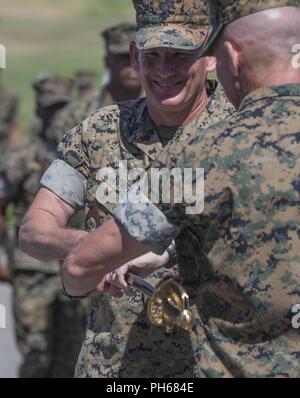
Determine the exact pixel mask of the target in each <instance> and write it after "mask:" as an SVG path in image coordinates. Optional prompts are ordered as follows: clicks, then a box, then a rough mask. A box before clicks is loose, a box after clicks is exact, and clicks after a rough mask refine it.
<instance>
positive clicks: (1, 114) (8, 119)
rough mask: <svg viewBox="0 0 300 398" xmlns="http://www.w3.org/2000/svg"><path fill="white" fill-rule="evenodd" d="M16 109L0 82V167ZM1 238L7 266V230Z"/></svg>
mask: <svg viewBox="0 0 300 398" xmlns="http://www.w3.org/2000/svg"><path fill="white" fill-rule="evenodd" d="M0 78H1V76H0ZM17 111H18V99H17V97H16V96H15V95H14V94H13V93H11V92H9V91H7V90H6V89H5V88H4V87H3V86H2V85H1V83H0V148H1V153H2V156H1V160H0V169H2V168H3V167H5V161H4V154H5V152H6V150H7V148H8V147H9V145H10V139H11V133H12V129H13V127H14V124H15V122H16V118H17ZM2 239H3V241H2V242H0V266H1V265H5V266H7V265H8V264H7V261H8V259H7V246H8V236H7V231H5V232H4V236H3V237H2Z"/></svg>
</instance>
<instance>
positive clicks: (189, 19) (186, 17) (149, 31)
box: [133, 0, 208, 50]
mask: <svg viewBox="0 0 300 398" xmlns="http://www.w3.org/2000/svg"><path fill="white" fill-rule="evenodd" d="M133 4H134V7H135V10H136V21H137V28H138V31H137V34H136V39H135V42H136V45H137V47H138V48H139V49H143V50H146V49H151V48H159V47H167V48H176V49H181V50H195V49H197V48H199V47H200V45H201V43H202V41H203V40H204V38H205V35H206V33H207V29H208V10H207V5H206V3H205V1H203V0H133Z"/></svg>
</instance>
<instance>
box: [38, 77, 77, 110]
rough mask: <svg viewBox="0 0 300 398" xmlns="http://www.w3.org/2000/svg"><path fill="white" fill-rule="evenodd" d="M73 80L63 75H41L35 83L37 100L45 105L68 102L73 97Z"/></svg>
mask: <svg viewBox="0 0 300 398" xmlns="http://www.w3.org/2000/svg"><path fill="white" fill-rule="evenodd" d="M73 83H74V82H73V80H72V79H68V78H66V77H62V76H55V75H54V76H49V75H48V76H47V75H43V76H39V77H38V79H37V80H36V81H35V82H34V83H33V88H34V90H35V91H36V93H37V101H38V103H39V104H40V105H41V106H43V107H49V106H52V105H55V104H59V103H67V102H69V101H70V99H71V90H72V87H73Z"/></svg>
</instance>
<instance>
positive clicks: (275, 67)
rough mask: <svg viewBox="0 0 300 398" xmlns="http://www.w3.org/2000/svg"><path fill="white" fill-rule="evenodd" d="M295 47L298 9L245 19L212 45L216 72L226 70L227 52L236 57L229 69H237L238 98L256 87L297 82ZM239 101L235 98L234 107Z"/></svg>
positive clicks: (299, 29)
mask: <svg viewBox="0 0 300 398" xmlns="http://www.w3.org/2000/svg"><path fill="white" fill-rule="evenodd" d="M295 44H300V8H298V7H280V8H273V9H269V10H265V11H261V12H257V13H255V14H251V15H248V16H246V17H243V18H240V19H237V20H236V21H234V22H232V23H230V24H229V25H227V26H226V27H225V29H224V30H223V32H222V34H221V36H220V38H219V40H218V41H217V43H216V45H215V53H216V55H217V58H218V62H219V67H218V70H219V72H220V64H221V66H222V67H223V68H224V67H225V64H226V58H227V57H228V52H229V53H230V54H231V56H234V53H235V55H236V57H235V61H236V63H237V64H238V65H231V66H232V67H233V69H235V68H238V71H237V74H238V76H236V77H237V78H238V80H239V82H238V83H237V82H235V90H236V91H237V93H236V94H238V95H239V97H243V96H244V95H246V94H248V92H250V91H252V90H254V89H256V88H258V87H263V86H270V85H278V84H282V83H285V84H286V83H297V82H300V69H296V68H295V67H294V66H293V62H292V58H293V56H294V54H293V53H292V49H293V47H294V46H295ZM227 61H228V59H227ZM231 61H232V60H231ZM221 75H222V71H221ZM222 77H224V72H223V76H222ZM222 77H221V79H222ZM225 85H226V83H225ZM241 99H242V98H235V99H234V102H235V105H238V104H237V102H240V100H241Z"/></svg>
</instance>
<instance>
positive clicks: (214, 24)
mask: <svg viewBox="0 0 300 398" xmlns="http://www.w3.org/2000/svg"><path fill="white" fill-rule="evenodd" d="M207 2H208V5H209V19H210V29H209V32H208V34H207V37H206V39H205V41H204V43H203V44H202V49H201V54H202V56H207V55H210V54H211V52H212V45H213V43H214V42H215V40H216V39H217V37H218V36H219V34H220V33H221V31H222V29H223V28H224V26H226V25H227V24H229V23H230V22H233V21H235V20H236V19H239V18H242V17H245V16H247V15H250V14H254V13H256V12H259V11H264V10H267V9H270V8H278V7H287V6H294V7H299V6H300V1H299V0H207Z"/></svg>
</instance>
